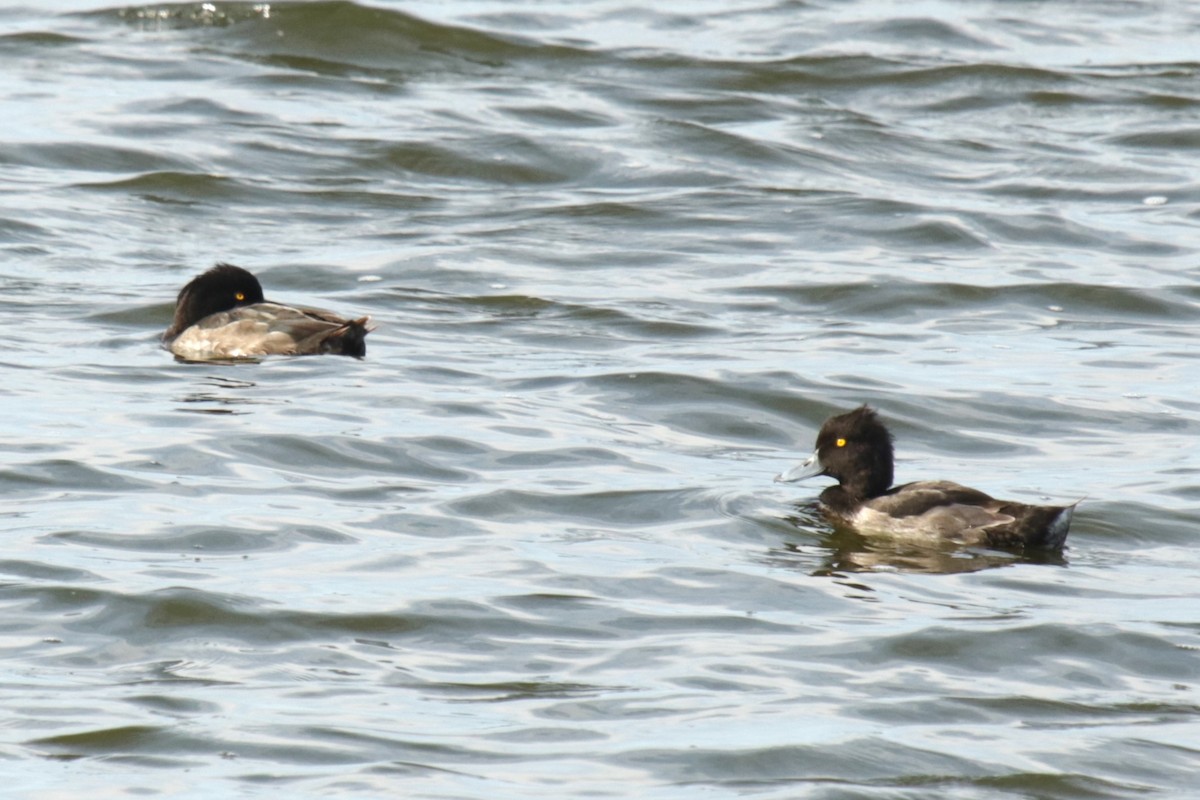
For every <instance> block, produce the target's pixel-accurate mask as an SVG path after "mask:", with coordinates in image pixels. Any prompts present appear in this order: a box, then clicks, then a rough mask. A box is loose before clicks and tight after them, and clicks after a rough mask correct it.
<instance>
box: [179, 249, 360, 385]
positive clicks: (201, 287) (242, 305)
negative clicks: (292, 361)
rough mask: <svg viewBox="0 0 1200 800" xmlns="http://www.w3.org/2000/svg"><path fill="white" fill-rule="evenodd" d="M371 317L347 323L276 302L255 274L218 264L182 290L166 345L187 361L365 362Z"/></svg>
mask: <svg viewBox="0 0 1200 800" xmlns="http://www.w3.org/2000/svg"><path fill="white" fill-rule="evenodd" d="M370 321H371V318H370V317H359V318H357V319H344V318H342V317H340V316H338V315H337V314H334V313H333V312H331V311H323V310H321V309H319V308H304V307H300V306H287V305H283V304H281V303H273V302H271V301H269V300H266V299H264V298H263V290H262V284H260V283H259V282H258V278H256V277H254V275H253V274H252V273H250V272H249V271H248V270H245V269H243V268H241V267H238V266H234V265H233V264H226V263H218V264H217V265H216V266H214V267H213V268H212V269H210V270H208V271H207V272H204V273H202V274H200V275H197V276H196V277H195V278H192V280H190V281H189V282H188V283H187V285H186V286H184V287H183V288H182V289H180V290H179V296H178V297H177V298H176V300H175V318H174V320H173V321H172V322H171V327H169V328H167V330H166V331H165V332H163V335H162V343H163V347H164V348H166V349H167V350H170V351H171V352H172V353H174V354H175V355H176V356H177V357H178V358H180V359H183V360H185V361H211V360H235V359H255V358H261V357H263V356H272V355H287V356H302V355H318V354H322V353H334V354H337V355H344V356H354V357H355V358H362V357H363V356H365V355H366V352H367V347H366V343H365V342H364V339H365V337H366V335H367V334H368V333H369V332H370V331H372V330H373V327H372V326H371V324H370Z"/></svg>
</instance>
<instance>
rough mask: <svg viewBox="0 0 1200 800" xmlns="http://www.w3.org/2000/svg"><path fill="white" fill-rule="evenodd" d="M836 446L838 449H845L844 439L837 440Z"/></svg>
mask: <svg viewBox="0 0 1200 800" xmlns="http://www.w3.org/2000/svg"><path fill="white" fill-rule="evenodd" d="M837 446H838V447H845V446H846V440H845V439H838V440H837Z"/></svg>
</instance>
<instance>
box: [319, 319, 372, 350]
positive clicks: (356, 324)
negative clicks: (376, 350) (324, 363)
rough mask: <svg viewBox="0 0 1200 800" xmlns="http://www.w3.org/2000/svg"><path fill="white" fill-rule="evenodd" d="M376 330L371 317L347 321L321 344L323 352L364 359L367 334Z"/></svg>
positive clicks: (332, 331) (330, 333) (331, 332)
mask: <svg viewBox="0 0 1200 800" xmlns="http://www.w3.org/2000/svg"><path fill="white" fill-rule="evenodd" d="M373 330H375V326H374V325H372V324H371V318H370V317H359V318H358V319H351V320H347V321H346V323H345V324H344V325H340V326H338V327H337V328H334V329H333V330H331V331H330V332H329V334H328V335H327V336H326V337H325V340H324V341H323V342H322V343H321V345H322V347H321V349H322V352H325V353H335V354H337V355H342V356H354V357H355V358H362V357H363V356H365V355H366V354H367V343H366V338H367V334H368V333H370V332H371V331H373Z"/></svg>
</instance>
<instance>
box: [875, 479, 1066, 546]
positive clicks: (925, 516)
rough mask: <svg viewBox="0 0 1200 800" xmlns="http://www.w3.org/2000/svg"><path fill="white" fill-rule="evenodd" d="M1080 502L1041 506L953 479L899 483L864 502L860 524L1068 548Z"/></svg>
mask: <svg viewBox="0 0 1200 800" xmlns="http://www.w3.org/2000/svg"><path fill="white" fill-rule="evenodd" d="M1073 511H1074V506H1073V505H1071V506H1035V505H1028V504H1026V503H1016V502H1011V501H1007V500H997V499H995V498H994V497H992V496H990V495H988V494H985V493H984V492H981V491H979V490H978V489H972V488H970V487H967V486H962V485H960V484H957V483H954V482H952V481H918V482H916V483H907V484H904V485H903V486H897V487H895V488H893V489H891V490H889V491H888V492H887V493H886V494H883V495H881V496H879V497H875V498H872V499H870V500H868V501H867V502H866V503H864V504H863V508H862V510H861V511H860V512H859V515H858V518H857V519H856V520H855V524H856V525H858V526H859V527H862V528H864V529H866V528H871V529H877V530H881V531H886V532H889V533H891V534H892V535H911V536H921V535H924V536H926V537H928V536H936V537H940V538H945V539H952V540H955V541H959V542H962V543H964V544H975V545H985V546H988V547H1008V548H1010V547H1025V546H1033V547H1048V548H1059V547H1062V545H1063V542H1064V541H1065V540H1066V538H1067V530H1068V528H1069V527H1070V524H1071V514H1072V512H1073Z"/></svg>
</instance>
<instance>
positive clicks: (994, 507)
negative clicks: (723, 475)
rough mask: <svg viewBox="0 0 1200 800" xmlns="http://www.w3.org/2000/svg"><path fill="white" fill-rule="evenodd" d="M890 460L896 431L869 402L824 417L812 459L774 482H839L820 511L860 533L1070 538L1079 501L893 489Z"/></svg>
mask: <svg viewBox="0 0 1200 800" xmlns="http://www.w3.org/2000/svg"><path fill="white" fill-rule="evenodd" d="M893 459H894V455H893V449H892V434H891V432H890V431H889V430H888V429H887V426H886V425H884V423H883V421H882V420H881V419H880V418H879V415H878V414H877V413H876V411H875V410H874V409H872V408H870V407H869V406H867V405H865V404H864V405H862V406H860V407H858V408H856V409H854V410H853V411H848V412H846V413H844V414H837V415H835V416H832V417H830V418H829V419H827V420H825V422H824V424H822V425H821V430H820V431H819V432H818V433H817V446H816V451H815V452H814V453H813V454H812V456H811V457H810V458H809V459H808V460H807V461H804V462H803V463H801V464H798V465H796V466H795V467H793V468H792V469H790V470H788V471H786V472H784V473H782V474H780V475H778V476H776V478H775V480H776V481H782V482H792V481H800V480H804V479H805V478H812V477H816V476H819V475H824V476H827V477H830V478H833V479H835V480H836V481H837V485H836V486H830V487H827V488H826V489H824V490H823V491H822V492H821V495H820V498H819V501H820V507H821V511H822V512H824V514H825V516H826V517H827V518H828V519H830V521H832V522H833V523H834V524H835V525H844V526H847V527H850V528H852V529H854V530H856V531H858V532H859V533H860V534H863V535H871V534H882V535H886V536H890V537H893V538H905V539H915V540H921V539H924V540H926V541H946V540H950V541H953V542H957V543H960V544H963V545H968V546H982V547H988V548H998V549H1023V548H1038V549H1048V550H1058V549H1061V548H1062V546H1063V544H1064V542H1065V541H1066V539H1067V532H1068V530H1069V528H1070V526H1071V517H1072V515H1073V513H1074V511H1075V506H1077V505H1078V501H1076V502H1075V503H1071V504H1069V505H1063V506H1040V505H1030V504H1027V503H1018V502H1014V501H1011V500H997V499H995V498H993V497H991V496H990V495H988V494H985V493H984V492H981V491H979V490H978V489H971V488H969V487H966V486H962V485H960V484H957V483H954V482H953V481H916V482H913V483H905V484H902V485H900V486H892V477H893V463H894V462H893Z"/></svg>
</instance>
